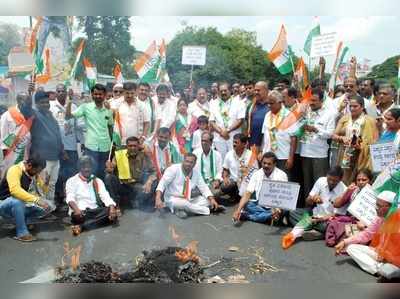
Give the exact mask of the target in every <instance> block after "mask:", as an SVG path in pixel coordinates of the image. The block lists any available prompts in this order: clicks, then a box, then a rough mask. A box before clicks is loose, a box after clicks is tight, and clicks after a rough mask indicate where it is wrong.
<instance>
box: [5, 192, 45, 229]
mask: <svg viewBox="0 0 400 299" xmlns="http://www.w3.org/2000/svg"><path fill="white" fill-rule="evenodd" d="M46 213H47V212H46V210H44V209H42V208H40V207H38V206H27V205H26V203H25V202H24V201H22V200H19V199H16V198H14V197H8V198H6V199H5V200H3V201H2V202H1V203H0V216H2V217H4V218H7V219H11V220H13V221H15V225H16V233H17V237H22V236H25V235H27V234H29V230H28V227H27V225H26V223H27V222H28V223H29V222H30V220H33V219H35V218H40V217H43V216H45V215H46Z"/></svg>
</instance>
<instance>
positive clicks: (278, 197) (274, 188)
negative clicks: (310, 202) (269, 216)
mask: <svg viewBox="0 0 400 299" xmlns="http://www.w3.org/2000/svg"><path fill="white" fill-rule="evenodd" d="M299 191H300V185H299V184H297V183H291V182H281V181H270V180H264V181H263V184H262V186H261V190H260V196H259V200H258V204H259V205H260V206H264V207H267V208H280V209H283V210H292V211H293V210H295V209H296V205H297V199H298V197H299Z"/></svg>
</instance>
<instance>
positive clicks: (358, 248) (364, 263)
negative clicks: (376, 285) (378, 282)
mask: <svg viewBox="0 0 400 299" xmlns="http://www.w3.org/2000/svg"><path fill="white" fill-rule="evenodd" d="M346 251H347V253H348V254H349V255H350V256H351V257H352V258H353V260H354V261H355V262H356V263H357V264H358V265H359V266H360V267H361V269H363V270H364V271H366V272H368V273H370V274H372V275H375V274H376V273H378V270H379V268H380V266H381V265H382V263H380V262H378V261H377V259H378V254H377V253H376V251H375V250H374V249H373V248H371V247H369V246H366V245H360V244H351V245H349V246H348V247H347V249H346Z"/></svg>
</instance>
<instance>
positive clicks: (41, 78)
mask: <svg viewBox="0 0 400 299" xmlns="http://www.w3.org/2000/svg"><path fill="white" fill-rule="evenodd" d="M42 59H43V64H44V68H43V70H42V73H40V74H36V82H37V83H40V84H46V83H47V82H48V81H49V80H50V79H51V64H50V49H49V48H46V49H45V50H44V57H43V58H42Z"/></svg>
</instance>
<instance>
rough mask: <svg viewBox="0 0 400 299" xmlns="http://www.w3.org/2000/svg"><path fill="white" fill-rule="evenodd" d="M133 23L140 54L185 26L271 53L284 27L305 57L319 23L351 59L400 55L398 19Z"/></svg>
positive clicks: (149, 19) (15, 19)
mask: <svg viewBox="0 0 400 299" xmlns="http://www.w3.org/2000/svg"><path fill="white" fill-rule="evenodd" d="M249 1H250V2H251V1H252V0H249ZM338 1H339V0H338ZM339 2H341V0H340V1H339ZM300 13H301V11H300ZM0 22H6V23H14V24H17V25H19V26H29V18H28V17H27V16H9V17H7V16H0ZM131 22H132V26H131V30H130V31H131V36H132V40H131V43H132V44H133V45H134V46H135V47H136V48H137V49H138V50H141V51H144V50H145V49H146V48H147V46H148V45H149V44H150V43H151V42H152V41H153V40H156V41H157V42H159V41H160V40H161V39H162V38H164V39H165V40H166V42H167V43H168V42H169V41H170V40H171V39H172V38H173V37H174V35H175V34H176V33H177V32H179V31H180V30H181V29H182V28H183V27H184V25H183V24H187V25H194V26H199V27H208V26H212V27H216V28H217V29H218V31H220V32H221V33H226V32H228V31H230V30H231V29H233V28H241V29H244V30H248V31H255V32H256V33H257V42H258V44H260V45H261V46H262V47H263V49H264V50H269V49H271V48H272V47H273V45H274V42H275V40H276V38H277V36H278V33H279V30H280V26H281V24H284V25H285V27H286V31H287V34H288V42H289V44H290V45H292V47H293V49H294V52H295V54H296V55H298V56H304V52H303V51H302V48H303V45H304V41H305V39H306V36H307V34H308V32H309V30H310V29H311V28H312V27H313V25H314V24H315V23H316V22H319V23H320V26H321V33H330V32H337V34H338V37H339V39H340V40H341V41H343V42H344V44H345V45H347V46H348V47H349V48H350V51H349V56H353V55H354V56H356V57H357V59H358V61H362V60H363V59H369V60H371V64H372V65H375V64H378V63H382V62H383V61H384V60H385V59H386V58H388V57H391V56H394V55H398V54H400V42H399V40H398V36H399V32H400V17H399V16H357V15H356V14H355V16H345V15H343V16H337V17H333V16H321V17H313V16H301V15H300V16H133V17H131ZM332 61H333V57H330V58H328V65H327V68H329V64H330V63H331V62H332Z"/></svg>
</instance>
